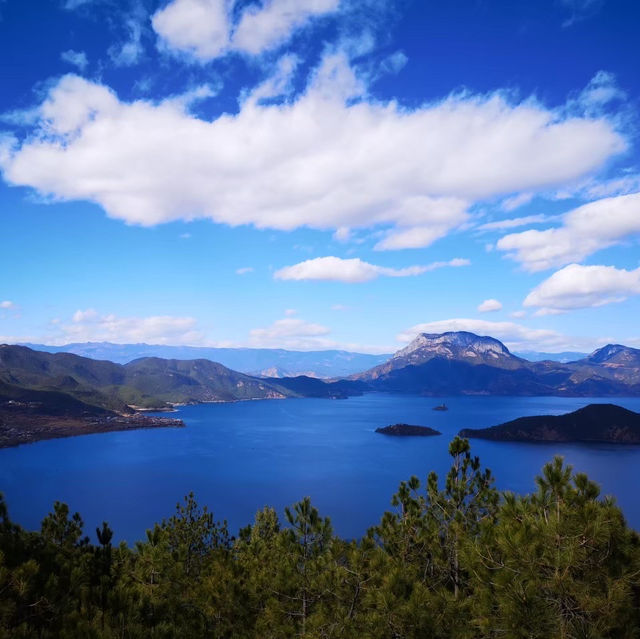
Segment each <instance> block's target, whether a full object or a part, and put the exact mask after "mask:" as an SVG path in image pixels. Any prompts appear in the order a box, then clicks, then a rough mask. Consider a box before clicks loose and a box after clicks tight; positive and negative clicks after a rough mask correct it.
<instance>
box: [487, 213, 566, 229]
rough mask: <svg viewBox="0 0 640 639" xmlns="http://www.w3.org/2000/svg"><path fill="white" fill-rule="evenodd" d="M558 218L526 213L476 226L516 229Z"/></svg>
mask: <svg viewBox="0 0 640 639" xmlns="http://www.w3.org/2000/svg"><path fill="white" fill-rule="evenodd" d="M555 219H557V216H552V215H544V214H538V215H525V216H524V217H515V218H510V219H508V220H496V221H495V222H487V223H485V224H481V225H480V226H478V227H476V228H477V230H478V231H503V230H504V229H514V228H518V227H519V226H528V225H530V224H543V223H545V222H551V221H553V220H555Z"/></svg>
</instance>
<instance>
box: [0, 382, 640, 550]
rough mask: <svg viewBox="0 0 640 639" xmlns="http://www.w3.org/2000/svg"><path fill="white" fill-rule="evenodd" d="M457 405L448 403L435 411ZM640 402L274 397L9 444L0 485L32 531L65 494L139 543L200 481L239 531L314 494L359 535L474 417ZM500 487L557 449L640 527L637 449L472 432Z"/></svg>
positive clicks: (91, 524)
mask: <svg viewBox="0 0 640 639" xmlns="http://www.w3.org/2000/svg"><path fill="white" fill-rule="evenodd" d="M441 401H444V402H446V404H447V405H448V406H449V411H447V412H434V411H433V410H432V407H433V406H434V405H435V404H437V403H440V402H441ZM611 401H613V402H614V403H616V404H619V405H621V406H625V407H626V408H629V409H631V410H635V411H640V398H615V399H614V400H612V399H610V398H609V399H597V398H559V397H533V398H531V397H450V398H447V397H445V398H437V399H433V398H421V397H411V396H398V395H384V394H370V395H364V396H362V397H354V398H351V399H348V400H339V401H338V400H336V401H332V400H323V399H299V400H266V401H253V402H240V403H234V404H202V405H197V406H185V407H183V408H181V409H180V410H179V411H178V413H176V415H175V416H177V417H181V418H182V419H183V420H184V421H185V423H186V424H187V427H186V428H181V429H173V428H172V429H155V430H137V431H129V432H119V433H107V434H99V435H87V436H82V437H71V438H66V439H57V440H49V441H43V442H39V443H36V444H31V445H26V446H19V447H17V448H7V449H3V450H0V491H3V492H4V493H5V496H6V498H7V502H8V506H9V513H10V516H11V518H12V519H13V520H14V521H16V522H18V523H20V524H22V525H23V526H25V527H27V528H31V529H35V528H38V527H39V523H40V521H41V520H42V518H43V517H44V516H45V515H46V514H47V513H48V512H49V511H50V510H51V508H52V504H53V502H54V501H55V500H56V499H58V500H61V501H65V502H67V503H68V504H69V506H70V508H71V509H72V510H73V511H75V510H77V511H79V512H80V513H81V514H82V516H83V518H84V521H85V524H86V530H87V531H88V532H90V531H93V530H95V527H96V526H98V525H99V524H101V522H102V521H103V520H107V521H108V522H109V523H110V524H111V526H112V527H113V528H114V530H115V534H116V537H117V538H118V539H125V540H127V541H128V542H129V543H132V542H133V541H135V540H136V539H140V538H142V537H144V533H145V529H146V528H148V527H150V526H151V525H152V524H153V522H155V521H160V520H161V519H162V518H164V517H168V516H170V515H171V514H173V511H174V509H175V504H176V502H177V501H179V500H181V499H182V497H183V496H184V495H185V494H187V493H188V492H189V491H193V492H194V493H195V495H196V499H197V500H198V502H199V503H200V504H202V505H204V504H206V505H208V506H209V508H210V509H211V510H213V512H214V515H215V516H216V518H217V519H224V518H226V519H227V520H228V522H229V526H230V529H231V532H232V533H234V534H235V533H236V532H237V530H238V528H239V527H240V526H244V525H246V524H248V523H250V522H251V521H252V520H253V516H254V514H255V512H256V510H258V509H259V508H262V507H263V506H264V505H271V506H274V507H275V508H276V509H277V510H278V512H279V513H282V510H283V508H284V506H286V505H290V504H292V503H294V502H296V501H298V500H299V499H301V498H302V497H304V496H305V495H310V496H311V498H312V501H313V503H314V505H315V506H316V507H317V508H318V509H319V510H320V513H321V514H322V515H329V516H330V517H331V519H332V521H333V524H334V528H335V530H336V532H338V533H339V534H341V535H343V536H348V537H360V536H361V535H362V534H364V532H365V531H366V529H367V528H368V527H369V526H371V525H373V524H375V523H377V522H378V521H379V519H380V516H381V515H382V513H383V512H384V510H386V509H388V508H389V507H390V506H389V501H390V498H391V495H392V494H393V493H394V492H395V490H396V489H397V486H398V483H399V482H400V481H401V480H403V479H408V478H409V477H410V476H411V475H417V476H418V477H420V478H421V479H424V478H426V476H427V474H428V473H429V471H431V470H435V471H436V472H438V473H439V474H440V475H441V477H443V476H444V474H445V473H446V472H447V470H448V468H449V461H450V458H449V456H448V454H447V446H448V443H449V441H450V440H451V439H452V438H453V436H454V435H455V434H456V433H457V432H458V431H459V430H460V429H461V428H465V427H471V428H475V427H478V428H479V427H485V426H492V425H495V424H498V423H501V422H504V421H508V420H510V419H514V418H516V417H521V416H524V415H540V414H559V413H564V412H569V411H571V410H575V409H576V408H579V407H581V406H585V405H586V404H589V403H592V402H611ZM397 422H405V423H409V424H420V425H424V426H431V427H433V428H436V429H437V430H439V431H441V432H442V433H443V435H442V436H441V437H424V438H422V437H413V438H394V437H387V436H383V435H379V434H377V433H375V432H374V429H375V428H377V427H378V426H387V425H389V424H394V423H397ZM471 443H472V451H473V453H474V454H477V455H479V456H480V459H481V461H482V463H483V465H484V466H488V467H489V468H491V469H492V470H493V472H494V475H495V476H496V479H497V485H498V487H499V488H501V489H505V490H507V489H508V490H512V491H516V492H521V493H527V492H531V491H533V490H534V483H533V480H534V477H535V476H536V475H537V474H538V473H539V471H540V469H541V467H542V466H543V465H544V464H545V463H546V462H547V461H549V460H550V459H551V458H552V456H553V455H554V454H561V455H563V456H564V457H565V459H566V461H567V462H568V463H571V464H573V466H574V468H575V470H579V471H584V472H586V473H587V474H588V475H589V476H590V478H591V479H593V480H595V481H597V482H598V483H599V484H600V485H601V486H602V492H603V494H608V495H613V496H615V497H616V499H617V500H618V503H619V504H620V506H621V507H622V509H623V511H624V513H625V515H626V516H627V519H628V521H629V522H630V524H631V525H632V526H634V527H635V528H636V529H640V498H639V497H638V486H639V485H640V446H616V445H610V444H602V445H597V444H590V445H586V444H561V445H559V444H515V443H503V442H488V441H482V440H472V442H471Z"/></svg>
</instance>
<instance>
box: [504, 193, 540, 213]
mask: <svg viewBox="0 0 640 639" xmlns="http://www.w3.org/2000/svg"><path fill="white" fill-rule="evenodd" d="M532 199H533V193H518V195H513V196H512V197H508V198H507V199H506V200H503V201H502V205H501V206H502V210H503V211H508V212H511V211H515V210H516V209H517V208H520V207H521V206H524V205H525V204H529V202H531V200H532Z"/></svg>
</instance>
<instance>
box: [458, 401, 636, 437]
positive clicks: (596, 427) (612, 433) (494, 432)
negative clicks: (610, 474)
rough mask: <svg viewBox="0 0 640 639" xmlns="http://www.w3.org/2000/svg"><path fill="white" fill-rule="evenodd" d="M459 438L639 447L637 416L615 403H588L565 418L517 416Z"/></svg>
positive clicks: (558, 416)
mask: <svg viewBox="0 0 640 639" xmlns="http://www.w3.org/2000/svg"><path fill="white" fill-rule="evenodd" d="M460 436H461V437H478V438H480V439H492V440H495V441H515V442H594V443H595V442H598V443H614V444H640V414H639V413H634V412H633V411H631V410H627V409H626V408H622V407H621V406H616V405H615V404H589V405H588V406H585V407H584V408H580V409H578V410H576V411H574V412H572V413H566V414H565V415H540V416H534V417H520V418H518V419H514V420H513V421H510V422H506V423H504V424H500V425H498V426H492V427H490V428H477V429H476V428H465V429H463V430H461V431H460Z"/></svg>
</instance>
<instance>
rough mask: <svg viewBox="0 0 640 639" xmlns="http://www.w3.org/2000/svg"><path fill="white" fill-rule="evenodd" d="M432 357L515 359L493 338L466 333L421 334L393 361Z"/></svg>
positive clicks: (398, 353)
mask: <svg viewBox="0 0 640 639" xmlns="http://www.w3.org/2000/svg"><path fill="white" fill-rule="evenodd" d="M430 357H445V358H448V359H467V358H471V359H473V358H477V357H479V358H482V359H484V358H487V357H488V358H496V359H497V358H501V357H513V356H512V355H511V353H510V352H509V349H508V348H507V347H506V346H505V345H504V344H503V343H502V342H500V341H498V340H497V339H494V338H493V337H481V336H480V335H475V334H474V333H468V332H466V331H450V332H447V333H440V334H434V333H420V334H419V335H418V336H417V337H416V338H415V339H414V340H413V341H412V342H411V343H410V344H408V345H407V346H405V348H403V349H401V350H399V351H398V352H397V353H396V354H395V355H394V356H393V359H408V360H423V359H426V358H430Z"/></svg>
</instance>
